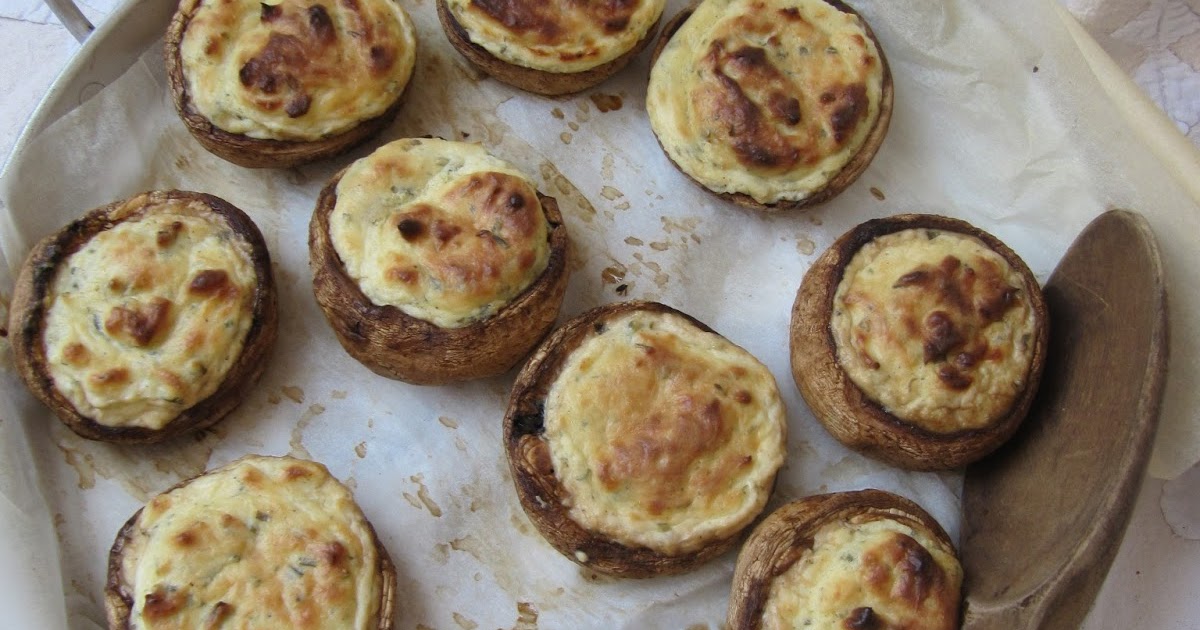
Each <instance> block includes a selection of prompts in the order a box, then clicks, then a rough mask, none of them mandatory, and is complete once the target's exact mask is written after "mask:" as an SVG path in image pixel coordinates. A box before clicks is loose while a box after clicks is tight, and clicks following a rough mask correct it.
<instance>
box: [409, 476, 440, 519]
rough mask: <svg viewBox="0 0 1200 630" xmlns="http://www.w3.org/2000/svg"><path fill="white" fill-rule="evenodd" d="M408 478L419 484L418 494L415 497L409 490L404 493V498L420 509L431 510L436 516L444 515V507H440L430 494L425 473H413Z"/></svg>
mask: <svg viewBox="0 0 1200 630" xmlns="http://www.w3.org/2000/svg"><path fill="white" fill-rule="evenodd" d="M408 480H409V481H411V482H413V483H415V484H417V496H415V497H414V496H413V495H412V494H411V493H408V492H405V493H403V494H404V499H405V500H407V501H408V503H409V505H412V506H413V507H415V508H417V509H418V510H419V509H421V508H424V509H426V510H429V513H430V514H432V515H433V516H434V517H435V518H440V517H441V516H442V508H441V507H439V506H438V504H437V503H436V502H435V501H434V500H433V497H431V496H430V495H429V488H426V487H425V477H424V475H412V476H411V477H409V478H408Z"/></svg>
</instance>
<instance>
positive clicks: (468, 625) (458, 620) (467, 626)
mask: <svg viewBox="0 0 1200 630" xmlns="http://www.w3.org/2000/svg"><path fill="white" fill-rule="evenodd" d="M451 617H453V618H454V623H455V624H457V625H458V627H459V628H462V629H463V630H475V628H478V627H479V624H477V623H475V622H474V621H472V620H471V619H470V618H469V617H467V616H465V615H463V614H462V613H457V612H456V613H454V614H452V615H451Z"/></svg>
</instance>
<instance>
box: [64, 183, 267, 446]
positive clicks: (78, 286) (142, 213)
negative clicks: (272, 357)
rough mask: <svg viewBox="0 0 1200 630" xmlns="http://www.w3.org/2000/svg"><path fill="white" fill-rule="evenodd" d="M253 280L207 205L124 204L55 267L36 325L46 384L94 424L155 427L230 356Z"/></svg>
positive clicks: (210, 384)
mask: <svg viewBox="0 0 1200 630" xmlns="http://www.w3.org/2000/svg"><path fill="white" fill-rule="evenodd" d="M143 203H145V198H144V197H137V198H134V199H133V200H131V201H130V202H129V205H127V206H126V207H127V208H134V207H136V206H138V205H140V204H143ZM256 286H257V278H256V275H255V271H254V265H253V263H252V261H251V254H250V246H249V245H248V244H247V243H246V242H245V240H243V239H242V238H241V237H240V236H238V235H237V234H236V233H235V232H234V231H233V228H231V227H230V226H229V224H228V223H226V222H225V219H224V218H222V217H221V216H220V215H219V214H217V213H215V212H213V211H212V210H211V209H210V208H209V207H208V206H206V205H204V204H203V203H200V202H198V201H168V202H166V203H164V204H162V205H156V206H149V207H147V208H144V209H140V210H138V211H135V212H134V213H133V214H132V215H130V218H128V219H126V220H124V221H121V222H119V223H117V224H116V225H114V226H113V227H111V228H109V229H107V230H104V231H102V232H100V233H98V234H96V235H95V236H94V237H92V238H91V239H90V240H89V241H88V242H87V243H85V244H84V245H83V247H82V248H81V249H80V250H79V251H77V252H75V253H74V254H71V255H70V256H69V257H68V258H67V259H66V260H65V261H64V262H63V264H62V265H61V267H60V269H59V271H58V273H57V275H56V276H55V279H54V281H53V283H52V285H51V289H50V293H49V295H48V296H47V300H48V307H47V312H46V319H45V332H44V334H43V343H44V347H45V352H46V359H47V368H48V370H49V372H50V376H51V377H52V378H53V379H54V386H55V388H56V389H57V390H58V391H59V392H60V393H61V394H62V395H63V396H64V397H65V398H66V399H67V400H68V401H70V403H71V404H72V405H74V407H75V409H76V410H77V411H79V413H80V414H82V415H84V416H86V417H88V418H90V419H92V420H94V421H95V422H97V423H99V424H101V425H105V426H110V427H143V428H148V429H161V428H162V427H163V426H165V425H166V424H167V423H169V422H170V421H172V420H174V419H175V418H176V417H178V416H179V414H180V413H182V412H183V411H184V410H186V409H188V408H189V407H191V406H192V405H194V404H196V403H197V402H199V401H201V400H203V399H204V398H206V397H208V396H209V395H210V394H212V393H213V392H215V391H216V390H217V388H218V386H220V384H221V382H222V381H223V380H224V378H225V375H226V373H228V371H229V369H230V368H231V367H232V366H233V364H234V362H235V361H237V359H238V357H239V356H240V355H241V351H242V347H243V344H244V342H245V340H246V335H247V333H248V332H249V330H250V326H251V324H252V323H253V298H254V291H255V288H256Z"/></svg>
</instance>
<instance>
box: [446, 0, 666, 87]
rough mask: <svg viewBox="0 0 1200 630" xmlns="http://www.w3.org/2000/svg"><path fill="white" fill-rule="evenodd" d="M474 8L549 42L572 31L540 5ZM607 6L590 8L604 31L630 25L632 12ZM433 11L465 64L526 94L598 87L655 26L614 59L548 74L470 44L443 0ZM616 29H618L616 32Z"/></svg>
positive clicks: (500, 1)
mask: <svg viewBox="0 0 1200 630" xmlns="http://www.w3.org/2000/svg"><path fill="white" fill-rule="evenodd" d="M475 4H476V5H477V6H480V8H481V9H483V10H484V11H485V12H487V13H488V14H489V15H493V17H495V16H499V17H497V19H498V20H499V21H500V22H501V23H503V24H505V25H506V26H508V27H509V28H510V29H513V30H514V31H535V32H538V33H539V35H541V37H542V38H544V39H545V41H546V42H547V43H551V42H553V41H559V40H567V39H569V38H570V35H571V34H570V33H566V32H562V31H561V29H559V28H558V26H557V22H555V21H554V20H553V17H552V15H551V14H549V13H548V12H547V10H548V7H541V6H540V5H539V3H531V2H522V1H520V0H508V1H505V0H483V1H480V0H476V2H475ZM606 4H613V5H614V7H613V8H610V9H606V8H604V7H603V6H601V7H597V8H596V9H594V10H593V15H595V16H597V18H598V19H605V20H606V28H607V27H608V26H607V25H608V23H611V25H612V27H613V30H614V31H620V30H622V29H624V28H625V26H626V25H627V24H628V16H629V14H631V13H632V9H629V10H628V11H625V10H623V9H621V8H620V5H622V4H624V3H622V2H620V1H619V0H617V1H615V2H612V3H606ZM589 6H590V5H589ZM437 11H438V19H439V20H440V21H441V23H442V30H444V31H445V32H446V38H447V39H449V40H450V43H451V45H453V46H454V49H455V50H457V51H458V52H459V53H460V54H462V56H463V57H466V59H467V60H468V61H470V62H471V63H473V64H474V65H475V66H477V67H478V68H479V69H481V70H483V71H484V72H486V73H488V74H489V75H491V76H492V77H493V78H495V79H496V80H497V81H500V82H502V83H507V84H508V85H511V86H513V87H515V88H518V89H522V90H525V91H527V92H533V93H535V94H542V95H545V96H560V95H563V94H573V93H575V92H581V91H583V90H586V89H588V88H590V87H594V86H596V85H599V84H600V83H601V82H603V81H604V80H605V79H607V78H608V77H610V76H612V75H614V74H616V73H617V72H618V71H620V70H621V69H622V68H624V67H625V66H626V65H628V64H629V62H630V61H632V60H633V58H634V57H636V56H637V55H638V53H640V52H641V51H642V50H643V49H645V48H646V47H647V46H648V45H649V44H650V42H651V41H652V40H653V39H654V32H655V30H656V27H657V24H656V26H653V27H651V28H650V29H648V30H647V31H646V34H645V35H644V36H642V38H641V39H640V40H638V42H637V43H636V44H635V45H634V46H633V48H631V49H629V50H628V51H626V52H625V53H624V54H622V55H621V56H619V57H617V58H616V59H613V60H612V61H608V62H605V63H603V64H600V65H598V66H596V67H594V68H590V69H588V70H584V71H581V72H565V73H564V72H546V71H544V70H536V69H533V68H526V67H524V66H519V65H516V64H512V63H509V62H507V61H504V60H502V59H500V58H498V57H496V56H495V55H493V54H492V53H490V52H488V51H487V50H486V49H485V48H483V47H482V46H480V45H478V44H475V43H473V42H472V41H471V37H470V35H468V34H467V31H466V29H464V28H463V27H462V25H461V24H459V22H458V20H457V19H455V17H454V14H453V13H451V11H450V8H449V6H447V4H446V0H438V2H437ZM603 16H610V17H603ZM622 16H623V19H622ZM510 22H511V23H512V25H511V26H509V24H510ZM622 22H624V23H622ZM618 25H619V28H617V26H618Z"/></svg>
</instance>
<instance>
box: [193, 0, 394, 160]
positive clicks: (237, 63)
mask: <svg viewBox="0 0 1200 630" xmlns="http://www.w3.org/2000/svg"><path fill="white" fill-rule="evenodd" d="M190 7H194V14H193V16H192V18H191V21H190V22H188V23H187V26H186V28H185V30H184V33H183V41H182V42H181V44H180V58H181V65H182V68H183V75H184V79H185V80H186V83H187V89H188V95H189V97H190V98H191V102H192V107H193V108H194V109H195V110H196V112H198V113H199V114H201V115H202V116H204V117H205V118H207V119H208V120H209V121H211V122H212V123H213V124H214V125H216V126H217V127H218V128H220V129H223V130H225V131H228V132H230V133H239V134H245V135H247V136H249V137H251V138H259V139H275V140H300V141H311V140H319V139H321V138H323V137H326V136H329V135H333V134H337V133H341V132H344V131H347V130H349V129H350V128H352V127H354V126H355V125H357V124H358V123H360V122H363V121H366V120H370V119H372V118H375V117H376V116H379V115H381V114H383V113H384V112H385V111H387V109H388V108H389V107H391V106H392V104H393V103H395V102H396V99H397V98H399V97H400V94H401V93H402V92H403V91H404V86H405V85H407V84H408V80H409V78H410V77H411V76H412V71H413V65H414V63H415V60H416V46H417V42H416V36H415V34H414V31H413V27H412V23H411V22H410V21H409V18H408V15H407V14H405V12H404V9H402V8H401V7H400V5H399V3H397V2H395V1H394V0H270V1H269V2H259V1H258V0H253V1H251V0H184V6H183V7H182V8H181V10H184V11H186V10H188V8H190Z"/></svg>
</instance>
